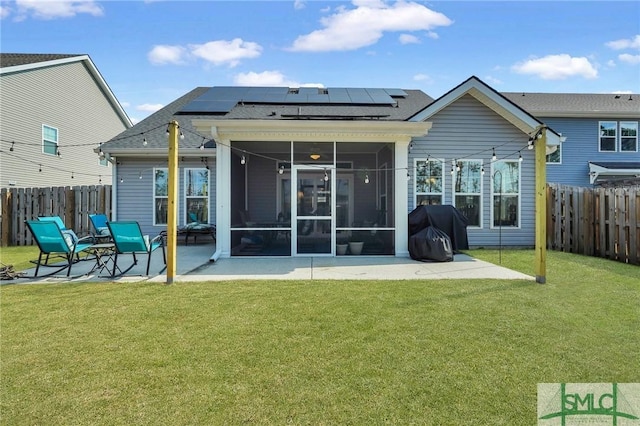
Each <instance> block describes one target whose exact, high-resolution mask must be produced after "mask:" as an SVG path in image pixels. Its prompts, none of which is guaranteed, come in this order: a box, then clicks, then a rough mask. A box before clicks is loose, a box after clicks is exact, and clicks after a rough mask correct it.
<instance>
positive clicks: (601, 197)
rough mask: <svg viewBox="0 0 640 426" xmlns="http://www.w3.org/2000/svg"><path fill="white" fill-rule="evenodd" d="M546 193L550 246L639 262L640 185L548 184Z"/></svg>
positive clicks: (637, 263) (612, 258)
mask: <svg viewBox="0 0 640 426" xmlns="http://www.w3.org/2000/svg"><path fill="white" fill-rule="evenodd" d="M548 197H549V199H550V200H553V202H550V203H549V205H548V206H549V207H548V211H547V214H548V216H549V217H548V218H547V223H552V224H554V229H553V232H549V235H550V236H551V239H550V241H549V244H548V247H549V248H551V249H555V250H559V251H565V252H570V253H582V254H586V255H590V256H599V257H603V258H607V259H611V260H617V261H620V262H627V263H632V264H634V265H639V264H640V247H638V246H639V245H640V223H638V218H639V217H640V212H639V209H640V203H639V201H638V200H639V199H640V187H631V188H572V187H566V186H563V185H555V184H549V185H548ZM559 225H560V226H559Z"/></svg>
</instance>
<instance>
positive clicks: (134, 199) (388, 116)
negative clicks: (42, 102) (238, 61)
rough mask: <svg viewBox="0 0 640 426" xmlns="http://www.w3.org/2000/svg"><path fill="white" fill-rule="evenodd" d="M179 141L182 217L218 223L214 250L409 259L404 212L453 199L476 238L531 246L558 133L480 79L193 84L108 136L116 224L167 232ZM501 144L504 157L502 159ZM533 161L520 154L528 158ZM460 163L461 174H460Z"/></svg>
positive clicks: (482, 242) (181, 221)
mask: <svg viewBox="0 0 640 426" xmlns="http://www.w3.org/2000/svg"><path fill="white" fill-rule="evenodd" d="M172 120H176V121H178V123H179V125H180V131H181V134H182V135H183V136H184V139H181V140H180V143H179V172H178V182H179V195H178V200H179V201H178V225H180V226H187V225H188V224H189V223H190V222H193V221H198V222H210V223H215V224H216V226H217V242H216V253H214V254H213V255H212V257H214V258H216V257H218V256H221V257H227V256H252V255H263V256H309V255H327V256H333V255H336V252H337V249H336V245H337V244H342V243H346V242H358V241H359V242H364V248H363V251H362V253H363V254H370V255H374V254H379V255H395V256H400V257H403V256H408V248H407V247H408V244H407V243H408V235H407V234H408V232H407V230H408V220H407V216H408V213H409V212H410V211H412V210H413V209H414V208H415V206H417V205H420V204H454V205H456V207H458V208H459V209H461V210H462V211H463V212H464V213H465V214H467V215H468V216H469V218H470V226H469V229H468V231H469V243H470V244H471V245H472V246H492V245H498V244H499V243H502V244H504V245H510V246H532V245H533V244H534V207H533V206H534V152H535V151H534V150H528V149H527V147H528V141H529V140H530V139H531V138H533V137H535V136H537V135H538V134H539V133H540V132H544V134H545V136H546V140H547V144H548V146H549V151H553V150H554V149H555V147H557V145H559V144H560V136H559V135H558V134H557V133H555V132H554V131H553V130H551V129H548V128H546V127H542V124H543V123H542V122H541V121H539V120H537V119H536V118H535V117H533V116H532V115H531V114H529V113H527V112H526V111H524V110H523V109H522V108H520V107H518V106H517V105H515V104H514V103H513V102H510V101H509V100H508V99H506V98H505V97H503V96H502V95H501V94H499V93H498V92H496V91H495V90H493V89H492V88H490V87H489V86H487V85H486V84H484V83H483V82H481V81H480V80H478V79H477V78H475V77H472V78H470V79H468V80H467V81H465V82H464V83H462V84H461V85H459V86H458V87H456V88H454V89H453V90H452V91H450V92H449V93H447V94H446V95H444V96H442V97H441V98H439V99H438V100H435V101H434V100H433V99H431V98H430V97H429V96H427V95H426V94H424V93H423V92H421V91H419V90H400V89H366V88H299V89H290V88H282V87H278V88H274V87H213V88H197V89H194V90H193V91H191V92H189V93H187V94H186V95H184V96H183V97H181V98H179V99H177V100H176V101H174V102H173V103H172V104H170V105H168V106H167V107H165V108H163V109H162V110H160V111H158V112H157V113H155V114H153V115H152V116H150V117H148V118H147V119H146V120H143V121H142V122H140V123H138V124H137V125H136V126H134V127H133V128H131V129H128V130H126V131H125V132H123V133H122V134H120V135H118V136H117V137H115V138H113V139H112V140H110V141H108V142H107V143H105V144H103V147H102V149H103V150H104V152H106V153H108V154H109V155H110V156H111V157H112V158H113V159H114V160H115V170H114V205H115V212H116V217H117V219H119V220H126V219H129V220H137V221H139V222H140V224H141V226H142V228H143V231H144V232H146V233H158V232H160V231H162V230H165V229H166V221H167V205H168V197H167V187H168V184H167V180H168V169H167V151H168V150H167V139H168V137H167V135H166V130H167V125H168V123H169V122H170V121H172ZM494 152H495V155H496V156H495V159H494V158H493V154H494ZM520 156H521V157H522V159H523V161H519V157H520ZM451 169H452V170H451Z"/></svg>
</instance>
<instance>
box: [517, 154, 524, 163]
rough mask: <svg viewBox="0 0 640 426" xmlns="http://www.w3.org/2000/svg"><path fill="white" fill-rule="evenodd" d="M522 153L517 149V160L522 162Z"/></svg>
mask: <svg viewBox="0 0 640 426" xmlns="http://www.w3.org/2000/svg"><path fill="white" fill-rule="evenodd" d="M522 160H523V158H522V153H521V152H520V151H518V161H519V162H521V163H522Z"/></svg>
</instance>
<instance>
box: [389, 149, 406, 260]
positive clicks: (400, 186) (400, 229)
mask: <svg viewBox="0 0 640 426" xmlns="http://www.w3.org/2000/svg"><path fill="white" fill-rule="evenodd" d="M409 142H410V139H406V140H405V139H403V140H398V141H396V143H395V148H396V149H395V154H394V156H395V164H394V185H395V188H394V193H395V194H394V195H395V198H394V201H393V208H394V217H395V228H396V232H395V237H396V238H395V242H396V257H408V256H409V214H408V212H407V202H408V200H409V189H408V186H409V185H408V184H407V172H408V158H409V156H408V152H409V151H408V149H409Z"/></svg>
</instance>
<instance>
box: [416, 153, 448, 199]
mask: <svg viewBox="0 0 640 426" xmlns="http://www.w3.org/2000/svg"><path fill="white" fill-rule="evenodd" d="M415 170H416V173H415V175H416V176H415V193H416V206H423V205H440V204H442V203H443V202H444V160H437V159H426V160H416V161H415Z"/></svg>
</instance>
